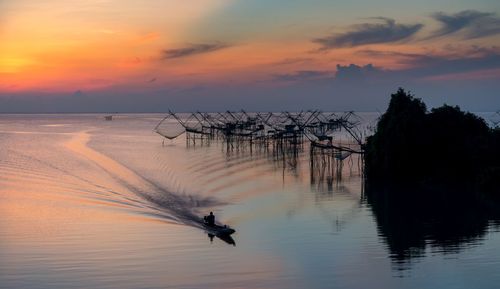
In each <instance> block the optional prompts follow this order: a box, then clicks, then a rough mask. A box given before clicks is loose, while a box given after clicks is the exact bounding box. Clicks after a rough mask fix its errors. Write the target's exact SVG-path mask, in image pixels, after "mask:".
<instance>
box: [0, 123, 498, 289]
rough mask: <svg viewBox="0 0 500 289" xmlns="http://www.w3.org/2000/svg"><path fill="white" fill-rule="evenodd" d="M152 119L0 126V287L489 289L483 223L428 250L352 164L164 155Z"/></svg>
mask: <svg viewBox="0 0 500 289" xmlns="http://www.w3.org/2000/svg"><path fill="white" fill-rule="evenodd" d="M360 116H361V117H362V119H363V120H364V121H365V122H367V123H370V122H372V121H373V120H374V119H375V118H376V116H377V115H376V114H360ZM162 117H163V115H159V114H131V115H117V116H116V117H115V118H114V119H113V121H105V120H104V118H103V115H99V114H88V115H85V114H75V115H72V114H69V115H62V114H61V115H0V288H9V289H11V288H51V289H54V288H64V289H66V288H82V289H83V288H85V289H87V288H121V289H123V288H134V289H136V288H498V284H500V235H499V234H498V233H497V231H498V230H497V229H496V228H497V225H496V224H497V221H496V220H493V219H490V218H488V217H482V218H479V219H478V220H476V219H475V218H472V219H473V221H463V222H465V223H467V224H465V223H464V226H463V227H464V228H462V226H461V225H460V223H459V224H458V225H457V224H454V226H451V227H447V226H442V224H441V225H440V226H441V227H438V228H442V230H443V235H444V237H443V236H441V235H439V236H436V232H435V230H427V228H428V227H429V226H430V227H432V226H433V225H432V224H427V223H426V224H423V225H422V226H420V225H421V224H420V223H418V222H419V216H418V214H419V213H422V214H425V213H426V212H425V209H422V212H417V213H416V214H417V216H414V218H413V219H412V221H411V222H408V221H407V220H408V216H404V217H401V218H399V215H398V214H399V213H394V212H392V211H391V212H389V211H386V206H385V205H384V204H374V203H373V201H370V202H369V201H367V200H366V198H365V196H364V192H363V185H362V177H361V174H360V172H359V170H358V169H357V161H356V160H353V161H351V162H350V163H349V162H347V161H346V163H345V165H344V168H343V174H342V178H341V179H338V178H337V177H336V176H334V177H332V176H330V175H328V174H326V175H325V174H324V173H323V172H316V171H314V172H313V171H311V167H310V159H309V158H310V156H309V149H308V147H307V146H305V147H304V148H303V149H302V150H300V151H299V152H298V154H297V156H296V158H290V157H288V156H280V155H276V154H273V153H272V152H271V153H270V152H269V151H263V150H255V149H253V150H249V149H248V148H245V147H241V148H238V149H232V150H229V151H228V149H227V147H226V146H225V145H223V144H221V143H217V142H212V143H210V144H203V145H202V144H201V143H200V142H198V143H197V144H196V145H190V146H186V140H185V136H184V135H182V136H180V137H179V138H177V139H175V140H174V141H165V142H164V143H162V138H161V137H160V136H159V135H157V134H155V133H154V132H153V131H152V130H153V128H154V127H155V125H156V124H157V123H158V122H159V121H160V120H161V118H162ZM210 211H213V212H214V213H215V215H216V216H217V219H218V221H219V222H221V223H224V224H228V225H230V226H231V227H233V228H235V229H236V231H237V232H236V233H235V234H234V235H233V240H232V241H234V244H232V243H233V242H232V241H230V242H228V240H222V239H218V238H213V240H211V238H210V237H209V236H208V235H207V233H206V232H204V230H203V229H202V228H200V227H199V219H200V218H201V217H202V216H203V215H204V214H207V213H208V212H210ZM403 211H404V210H403ZM401 214H403V215H404V212H402V213H401ZM467 214H470V215H473V216H476V215H477V214H479V212H477V214H476V211H474V209H471V211H469V212H467ZM394 220H396V221H394ZM398 220H399V221H398ZM459 220H460V219H459ZM467 220H470V218H468V219H467ZM433 221H436V222H441V223H442V222H443V221H442V220H433ZM426 222H427V221H426ZM461 222H462V221H461ZM433 228H434V227H433ZM440 230H441V229H440ZM447 230H448V231H447ZM416 231H417V232H416ZM429 232H431V233H432V234H431V233H429ZM433 234H434V235H433Z"/></svg>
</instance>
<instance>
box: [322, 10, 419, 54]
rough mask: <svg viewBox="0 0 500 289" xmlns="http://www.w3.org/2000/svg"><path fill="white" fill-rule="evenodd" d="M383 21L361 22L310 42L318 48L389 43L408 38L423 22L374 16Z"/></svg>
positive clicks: (326, 48)
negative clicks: (398, 21)
mask: <svg viewBox="0 0 500 289" xmlns="http://www.w3.org/2000/svg"><path fill="white" fill-rule="evenodd" d="M374 19H379V20H382V21H383V23H363V24H357V25H353V26H352V30H351V31H348V32H345V33H340V34H333V35H330V36H326V37H323V38H316V39H313V40H312V42H314V43H317V44H320V45H321V48H320V50H328V49H333V48H339V47H354V46H360V45H366V44H376V43H391V42H397V41H402V40H405V39H408V38H410V37H411V36H413V35H414V34H415V33H417V32H418V31H419V30H420V29H421V28H422V27H423V24H420V23H418V24H398V23H396V21H395V20H394V19H390V18H385V17H376V18H374Z"/></svg>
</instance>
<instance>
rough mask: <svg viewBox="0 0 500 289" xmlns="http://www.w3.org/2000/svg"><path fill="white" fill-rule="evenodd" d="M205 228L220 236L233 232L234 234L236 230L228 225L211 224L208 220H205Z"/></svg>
mask: <svg viewBox="0 0 500 289" xmlns="http://www.w3.org/2000/svg"><path fill="white" fill-rule="evenodd" d="M202 224H203V228H204V229H205V231H207V233H209V234H212V235H214V236H217V237H220V236H230V235H231V234H233V233H234V232H236V230H234V229H233V228H231V227H229V226H227V225H223V226H221V225H213V226H210V225H209V224H208V223H206V222H203V223H202Z"/></svg>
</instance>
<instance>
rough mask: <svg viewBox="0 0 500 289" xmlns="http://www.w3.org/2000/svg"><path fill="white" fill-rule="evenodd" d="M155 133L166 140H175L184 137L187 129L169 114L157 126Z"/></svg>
mask: <svg viewBox="0 0 500 289" xmlns="http://www.w3.org/2000/svg"><path fill="white" fill-rule="evenodd" d="M154 131H155V132H156V133H157V134H159V135H161V136H162V137H164V138H166V139H169V140H173V139H175V138H177V137H179V136H180V135H182V134H183V133H184V132H185V131H186V129H185V127H184V126H183V125H182V124H181V123H180V122H179V121H178V120H177V119H175V118H173V117H172V115H170V114H169V115H167V116H166V117H165V118H163V119H162V120H161V121H160V122H159V123H158V124H157V125H156V127H155V128H154Z"/></svg>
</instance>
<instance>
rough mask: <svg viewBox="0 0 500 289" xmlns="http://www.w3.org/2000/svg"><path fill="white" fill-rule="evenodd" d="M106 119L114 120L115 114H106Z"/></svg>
mask: <svg viewBox="0 0 500 289" xmlns="http://www.w3.org/2000/svg"><path fill="white" fill-rule="evenodd" d="M104 119H105V120H113V115H105V116H104Z"/></svg>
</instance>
